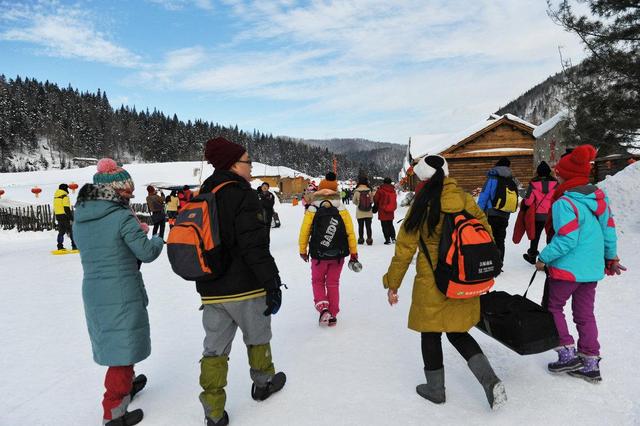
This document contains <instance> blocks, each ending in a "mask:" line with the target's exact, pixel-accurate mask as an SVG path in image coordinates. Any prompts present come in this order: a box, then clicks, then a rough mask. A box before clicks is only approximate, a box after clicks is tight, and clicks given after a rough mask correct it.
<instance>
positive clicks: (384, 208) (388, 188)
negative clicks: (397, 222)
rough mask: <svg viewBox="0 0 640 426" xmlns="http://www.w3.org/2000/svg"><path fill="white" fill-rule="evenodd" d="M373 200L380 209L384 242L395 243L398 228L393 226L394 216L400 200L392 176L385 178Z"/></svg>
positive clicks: (379, 217)
mask: <svg viewBox="0 0 640 426" xmlns="http://www.w3.org/2000/svg"><path fill="white" fill-rule="evenodd" d="M373 202H374V204H375V207H376V209H377V210H378V219H379V220H380V225H382V233H383V235H384V243H385V244H387V245H388V244H391V243H395V242H396V230H395V228H394V227H393V216H394V212H395V211H396V209H397V208H398V202H397V197H396V190H395V188H394V187H393V185H392V184H391V179H390V178H384V183H383V184H382V185H380V187H379V188H378V190H377V191H376V194H375V195H374V196H373Z"/></svg>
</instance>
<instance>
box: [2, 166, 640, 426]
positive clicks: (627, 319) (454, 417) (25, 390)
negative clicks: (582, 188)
mask: <svg viewBox="0 0 640 426" xmlns="http://www.w3.org/2000/svg"><path fill="white" fill-rule="evenodd" d="M166 170H167V175H168V176H169V177H167V178H166V179H164V180H173V179H177V178H178V176H176V177H172V176H171V173H172V168H171V167H167V168H166ZM42 173H43V175H42V176H43V178H44V179H46V176H47V175H46V173H53V174H56V173H61V172H42ZM132 174H133V173H132ZM189 177H190V175H189V174H187V175H186V176H184V179H188V178H189ZM4 178H5V175H0V179H2V180H1V181H0V182H3V183H5V182H7V180H6V179H4ZM55 178H56V179H57V178H58V176H55ZM25 179H26V178H25ZM56 179H51V181H52V183H53V182H54V181H55V182H57V180H56ZM180 179H182V178H180ZM43 182H44V180H43ZM29 183H30V182H26V180H25V182H23V184H24V185H26V186H28V184H29ZM638 183H640V165H637V166H633V167H630V168H628V169H627V170H625V171H623V172H621V173H620V174H618V175H617V176H615V177H614V178H613V179H610V181H608V182H606V183H605V187H606V188H607V189H608V190H609V195H610V196H611V198H612V202H613V208H614V210H615V212H616V213H618V217H619V221H618V222H619V224H620V225H619V226H620V227H621V229H620V231H621V232H620V233H619V236H620V237H621V241H620V249H619V253H620V257H621V259H622V261H623V264H625V265H626V266H627V267H629V271H628V272H627V273H626V274H625V275H623V276H622V277H618V278H610V277H607V278H605V279H604V280H603V281H602V283H601V285H600V286H599V290H598V296H597V302H596V315H597V318H598V321H599V323H598V325H599V329H600V340H601V344H602V356H603V360H602V363H601V368H602V374H603V377H604V381H603V383H602V384H600V385H591V384H588V383H586V382H583V381H580V380H578V379H574V378H571V377H569V376H560V377H556V376H552V375H550V374H549V373H547V372H546V363H547V362H548V361H549V360H551V359H552V358H553V357H554V354H553V353H551V352H549V353H545V354H540V355H532V356H526V357H523V356H519V355H517V354H516V353H514V352H512V351H511V350H509V349H507V348H505V347H503V346H501V345H500V344H498V343H497V342H495V341H493V340H492V339H490V338H488V337H486V336H485V335H483V334H482V333H480V332H479V331H477V330H472V331H471V333H472V334H473V335H474V336H475V337H476V338H477V339H478V341H479V343H480V345H481V346H482V348H483V350H484V351H485V352H486V353H487V356H488V357H489V359H490V360H491V361H492V363H493V365H494V367H495V369H496V372H497V373H498V375H499V376H500V377H501V378H502V380H503V381H504V382H505V385H506V388H507V392H508V397H509V401H508V404H507V405H506V406H505V407H504V408H503V409H502V410H500V411H498V412H492V411H491V410H490V409H489V407H488V404H487V402H486V400H485V396H484V393H483V391H482V389H481V387H480V385H479V384H478V383H477V382H476V381H475V378H474V377H473V376H472V374H471V372H470V371H469V370H468V369H467V367H466V364H465V363H464V361H463V359H462V358H461V357H460V356H459V355H458V354H457V353H456V352H455V350H454V349H453V348H452V347H451V346H450V344H449V343H448V342H447V341H446V339H443V342H444V343H443V346H444V354H445V368H446V372H447V373H446V386H447V403H446V404H444V405H442V406H436V405H433V404H431V403H429V402H428V401H426V400H424V399H422V398H420V397H419V396H418V395H417V394H416V393H415V385H417V384H418V383H421V382H423V381H424V377H423V374H422V360H421V356H420V337H419V335H418V334H417V333H415V332H413V331H410V330H408V329H407V327H406V324H407V315H408V309H409V304H410V299H411V286H412V280H413V276H414V271H413V270H412V269H410V270H409V272H408V274H407V276H406V279H405V281H404V286H403V287H402V288H401V289H400V303H399V305H397V306H395V307H393V308H392V307H390V306H389V305H388V304H387V301H386V291H385V290H384V289H383V288H382V284H381V277H382V275H383V274H384V273H385V271H386V269H387V267H388V265H389V260H390V258H391V256H392V254H393V250H394V248H393V246H384V245H382V231H381V228H380V226H379V222H378V221H377V220H374V234H375V235H374V245H373V246H371V247H367V246H364V247H363V246H360V247H359V248H360V258H361V261H362V264H363V265H364V269H363V271H362V272H360V273H359V274H356V273H354V272H352V271H350V270H348V269H347V268H345V269H344V271H343V275H342V283H341V305H342V306H341V309H342V311H341V313H340V315H339V322H338V326H337V327H336V328H334V329H327V328H320V327H318V325H317V314H316V311H315V310H314V308H313V303H312V295H311V285H310V273H309V265H308V264H307V263H304V262H302V261H301V260H300V259H299V258H298V255H297V251H298V249H297V235H298V229H299V226H300V223H301V220H302V215H303V209H302V207H300V206H298V207H292V206H291V205H290V204H283V205H282V206H280V207H279V210H278V211H279V214H280V218H281V220H282V227H281V228H279V229H273V230H272V234H271V235H272V238H271V241H272V251H273V254H274V256H275V258H276V261H277V262H278V266H279V268H280V270H281V275H282V280H283V282H285V283H286V284H287V285H288V286H289V289H288V290H284V296H283V299H284V301H283V307H282V309H281V311H280V312H279V313H278V314H277V315H276V316H275V317H273V335H274V338H273V341H272V348H273V353H274V361H275V363H276V368H277V369H281V370H283V371H285V372H286V373H287V376H288V382H287V386H286V387H285V388H284V390H283V391H282V392H281V393H279V394H277V395H274V396H273V397H272V398H270V399H269V400H267V401H264V402H261V403H257V402H255V401H253V400H252V399H251V397H250V394H249V393H250V386H251V382H250V379H249V369H248V364H247V356H246V350H245V349H244V345H243V343H242V340H241V336H240V334H238V336H237V338H236V341H235V343H234V348H233V350H232V352H231V361H230V368H229V380H228V381H229V385H228V387H227V410H228V412H229V415H230V417H231V424H233V425H235V426H242V425H245V426H249V425H258V424H259V425H274V426H275V425H323V426H324V425H425V424H447V425H448V424H465V425H485V424H489V423H491V424H498V425H514V424H545V425H561V424H562V425H566V424H580V425H601V424H615V425H632V424H640V403H639V402H638V398H637V395H638V394H640V380H638V375H637V372H636V371H635V370H634V368H635V367H636V362H634V361H633V359H635V357H636V356H637V354H638V353H640V338H638V334H637V327H638V324H640V310H639V309H637V301H638V300H639V299H640V287H639V286H638V285H637V283H638V282H639V281H640V260H639V258H638V256H637V251H638V243H637V241H638V238H639V237H640V227H639V225H638V219H637V212H638V209H639V208H640V200H639V199H638V197H637V196H635V194H634V197H630V196H629V189H630V188H634V187H637V185H638ZM138 186H139V187H142V185H141V184H140V183H139V184H138ZM28 195H29V196H31V194H28ZM350 209H351V211H352V212H353V211H354V206H353V205H351V206H350ZM405 211H406V210H405V209H401V211H400V212H399V213H398V217H400V216H402V215H404V212H405ZM514 219H515V218H512V221H511V222H512V223H513V222H514ZM397 226H398V225H396V227H397ZM509 235H510V234H509ZM54 246H55V233H53V232H45V233H23V234H18V233H17V232H15V231H0V268H1V271H2V277H3V279H2V285H0V324H2V328H1V329H0V330H1V331H0V341H1V342H2V350H1V351H0V377H1V378H2V380H0V395H2V397H1V398H0V425H81V426H85V425H97V424H100V419H101V406H100V400H101V396H102V393H103V377H104V368H103V367H100V366H98V365H96V364H94V363H93V361H92V357H91V348H90V343H89V338H88V335H87V331H86V325H85V320H84V312H83V308H82V300H81V292H80V289H81V280H82V268H81V266H80V262H79V257H78V256H75V255H68V256H51V255H50V254H49V251H50V250H51V249H52V248H54ZM525 249H526V248H525V246H524V243H523V244H521V245H520V246H519V247H514V246H513V245H512V244H511V243H510V242H509V243H508V249H507V250H508V251H507V256H506V266H505V273H504V274H503V275H501V276H500V277H499V279H498V282H497V284H496V289H504V290H508V291H511V292H523V291H524V289H525V287H526V285H527V282H528V280H529V278H530V276H531V274H532V272H533V267H532V266H531V265H529V264H527V263H525V262H524V261H523V260H522V257H521V255H522V253H523V252H524V251H525ZM142 271H143V275H144V280H145V283H146V286H147V291H148V293H149V299H150V304H149V314H150V321H151V339H152V348H153V349H152V354H151V356H150V357H149V358H148V359H147V360H145V361H144V362H142V363H140V364H139V365H138V366H137V368H136V371H137V372H139V373H142V372H144V373H145V374H146V375H147V376H148V377H149V383H148V385H147V388H146V389H145V390H144V391H143V392H142V393H141V394H140V395H139V396H138V397H136V399H135V401H134V402H133V403H132V405H131V408H142V409H144V412H145V419H144V420H143V423H142V424H143V425H158V426H161V425H172V426H175V425H187V426H188V425H201V424H202V419H203V413H202V408H201V406H200V403H199V402H198V393H199V392H200V388H199V385H198V376H199V364H198V360H199V359H200V357H201V351H202V339H203V336H204V333H203V330H202V326H201V316H200V315H201V314H200V312H199V311H198V307H199V299H198V295H197V293H196V292H195V288H194V285H193V284H191V283H189V282H186V281H183V280H181V279H180V278H178V277H177V276H175V275H174V274H173V273H172V272H171V269H170V266H169V263H168V261H167V258H166V255H165V254H164V253H163V254H162V255H161V257H160V258H159V259H158V260H157V261H156V262H154V263H151V264H145V265H143V267H142ZM542 281H543V280H542V277H539V280H538V281H537V282H536V284H534V287H533V288H532V290H531V291H530V295H531V297H532V298H533V299H535V300H538V299H539V298H540V297H541V294H542Z"/></svg>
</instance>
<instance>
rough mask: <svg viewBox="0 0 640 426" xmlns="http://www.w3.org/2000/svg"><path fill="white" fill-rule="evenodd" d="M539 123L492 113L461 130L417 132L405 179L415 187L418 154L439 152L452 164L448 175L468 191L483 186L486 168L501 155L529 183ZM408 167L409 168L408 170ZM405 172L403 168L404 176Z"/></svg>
mask: <svg viewBox="0 0 640 426" xmlns="http://www.w3.org/2000/svg"><path fill="white" fill-rule="evenodd" d="M535 128H536V126H535V125H534V124H532V123H529V122H527V121H525V120H523V119H521V118H519V117H516V116H515V115H512V114H505V115H502V116H501V115H495V114H491V115H490V116H489V117H488V118H487V119H486V120H483V121H481V122H479V123H477V124H475V125H474V126H471V127H469V128H467V129H465V130H463V131H462V132H458V133H447V134H437V135H416V136H412V137H411V138H410V139H409V146H408V148H407V158H405V167H404V169H403V170H404V174H405V175H407V174H408V176H407V179H405V182H407V183H408V187H409V189H413V188H415V185H416V183H417V182H416V178H415V177H414V176H412V175H411V168H410V165H411V164H413V162H414V160H415V159H416V158H419V157H422V156H424V155H427V154H439V155H442V156H443V157H444V158H446V160H447V162H448V164H449V176H451V177H453V178H455V179H456V180H457V181H458V184H459V185H460V186H461V187H462V188H464V189H465V190H466V191H469V192H472V191H474V190H475V189H477V188H478V187H482V185H483V184H484V181H485V179H486V173H487V171H488V170H489V169H490V168H492V167H493V166H494V165H495V163H496V161H498V159H499V158H500V157H507V158H509V160H510V161H511V170H512V171H513V174H514V176H515V177H516V178H517V179H518V180H519V181H520V182H521V183H522V184H523V185H526V184H527V183H528V182H529V180H530V179H531V178H532V177H533V174H534V170H535V167H534V161H533V151H534V142H535V138H534V137H533V131H534V129H535ZM405 169H406V170H405ZM402 177H404V176H403V172H401V178H402Z"/></svg>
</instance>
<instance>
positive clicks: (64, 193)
mask: <svg viewBox="0 0 640 426" xmlns="http://www.w3.org/2000/svg"><path fill="white" fill-rule="evenodd" d="M67 195H69V193H68V192H67V191H65V190H64V189H57V190H56V192H55V193H54V194H53V198H64V197H66V196H67Z"/></svg>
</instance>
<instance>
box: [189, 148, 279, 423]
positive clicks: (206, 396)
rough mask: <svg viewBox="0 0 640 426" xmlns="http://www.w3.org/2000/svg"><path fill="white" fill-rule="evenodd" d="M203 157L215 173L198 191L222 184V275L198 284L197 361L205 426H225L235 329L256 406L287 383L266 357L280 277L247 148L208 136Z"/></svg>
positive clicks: (218, 196) (219, 202)
mask: <svg viewBox="0 0 640 426" xmlns="http://www.w3.org/2000/svg"><path fill="white" fill-rule="evenodd" d="M205 157H206V158H207V160H208V161H209V162H210V163H211V164H212V165H213V166H214V167H215V172H214V173H213V175H211V176H210V177H209V178H208V179H207V180H205V181H204V183H203V184H202V187H201V189H200V192H201V193H204V192H210V191H212V190H213V189H214V188H215V187H217V186H218V185H220V184H222V183H225V182H231V183H230V184H227V185H225V186H224V187H222V188H221V189H220V190H219V191H218V192H217V193H216V204H217V208H218V212H219V221H220V233H221V239H222V247H223V251H224V256H226V262H225V263H226V265H227V270H226V271H225V273H224V275H223V276H222V277H220V278H217V279H215V280H211V281H198V282H196V287H197V290H198V293H200V296H201V298H202V304H203V319H202V322H203V325H204V328H205V332H206V336H205V339H204V353H203V358H202V360H201V362H200V385H201V386H202V389H203V392H202V393H201V394H200V402H201V403H202V405H203V407H204V410H205V416H206V421H207V425H208V426H224V425H227V424H228V423H229V416H228V414H227V412H226V411H224V406H225V401H226V394H225V391H224V387H225V385H226V384H227V370H228V360H229V353H230V352H231V343H232V342H233V338H234V336H235V333H236V330H237V329H238V327H240V330H241V331H242V335H243V340H244V342H245V344H246V345H247V351H248V355H249V366H250V374H251V379H252V380H253V385H252V387H251V396H252V397H253V399H255V400H256V401H262V400H265V399H267V398H268V397H269V396H270V395H271V394H273V393H274V392H277V391H279V390H280V389H282V387H283V386H284V384H285V381H286V376H285V374H284V373H282V372H279V373H276V372H275V368H274V365H273V362H272V360H271V347H270V343H269V342H270V340H271V317H270V315H273V314H275V313H276V312H278V309H279V308H280V304H281V301H282V293H281V291H280V285H281V283H280V276H279V274H278V268H277V266H276V263H275V260H274V259H273V257H272V256H271V253H270V252H269V237H268V233H267V229H266V228H265V226H264V219H263V217H262V206H261V204H260V202H259V200H258V196H257V194H256V192H255V191H253V190H252V189H251V186H250V185H249V181H250V180H251V160H250V159H249V155H248V153H247V152H246V150H245V149H244V148H243V147H242V146H240V145H238V144H235V143H232V142H230V141H228V140H226V139H224V138H222V137H218V138H216V139H211V140H209V141H208V142H207V145H206V148H205Z"/></svg>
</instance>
